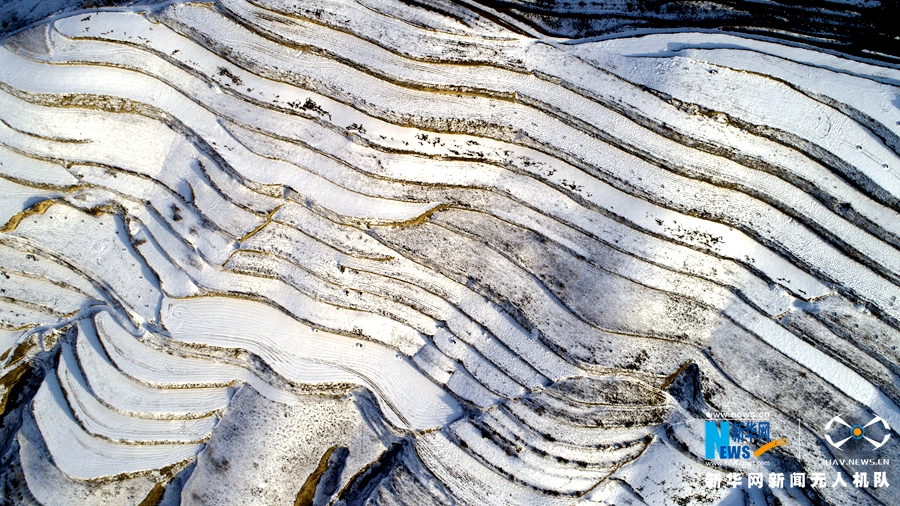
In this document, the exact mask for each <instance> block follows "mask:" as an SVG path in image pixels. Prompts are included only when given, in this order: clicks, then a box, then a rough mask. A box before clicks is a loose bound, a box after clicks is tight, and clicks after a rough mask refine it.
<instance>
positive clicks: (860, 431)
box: [825, 416, 891, 450]
mask: <svg viewBox="0 0 900 506" xmlns="http://www.w3.org/2000/svg"><path fill="white" fill-rule="evenodd" d="M879 422H880V423H881V425H882V427H884V431H885V432H889V431H890V430H891V428H890V426H888V423H887V422H886V421H885V420H884V418H881V417H880V416H876V417H875V418H873V419H872V420H871V421H870V422H869V423H867V424H865V425H859V424H857V425H850V424H849V423H847V422H845V421H844V420H843V419H841V417H840V416H836V417H834V418H832V419H831V420H829V421H828V423H827V424H825V432H826V433H827V432H829V431H831V430H832V427H835V426H837V425H838V424H839V425H843V426H845V427H847V432H843V430H842V429H841V430H839V431H837V432H836V433H835V437H836V438H841V437H843V436H847V437H846V438H844V439H839V440H838V441H835V440H834V439H832V437H831V436H832V434H825V440H826V441H828V444H830V445H831V446H833V447H835V448H838V449H840V448H841V447H842V446H844V444H846V443H847V442H848V441H850V440H851V439H852V440H854V441H862V440H866V441H867V442H869V444H871V445H872V447H873V448H872V449H873V450H877V449H878V448H881V447H882V446H884V445H885V443H887V442H888V439H890V438H891V435H890V434H889V433H887V434H884V438H882V439H881V441H880V442H879V441H876V440H874V439H871V438H869V437H868V436H866V428H867V427H869V426H872V425H875V424H877V423H879Z"/></svg>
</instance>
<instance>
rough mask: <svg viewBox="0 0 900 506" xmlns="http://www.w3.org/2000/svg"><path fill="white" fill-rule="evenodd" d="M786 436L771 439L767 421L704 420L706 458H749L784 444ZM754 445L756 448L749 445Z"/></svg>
mask: <svg viewBox="0 0 900 506" xmlns="http://www.w3.org/2000/svg"><path fill="white" fill-rule="evenodd" d="M787 442H788V440H787V438H781V439H772V438H771V425H770V423H769V422H758V421H744V422H726V421H721V422H717V421H713V420H707V421H706V458H707V459H710V460H712V459H749V458H750V456H751V455H752V456H754V457H756V458H759V457H760V456H761V455H762V454H764V453H766V452H767V451H769V450H771V449H772V448H775V447H778V446H784V445H786V444H787ZM750 444H754V445H756V447H757V448H756V450H753V448H752V447H751V446H750Z"/></svg>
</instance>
